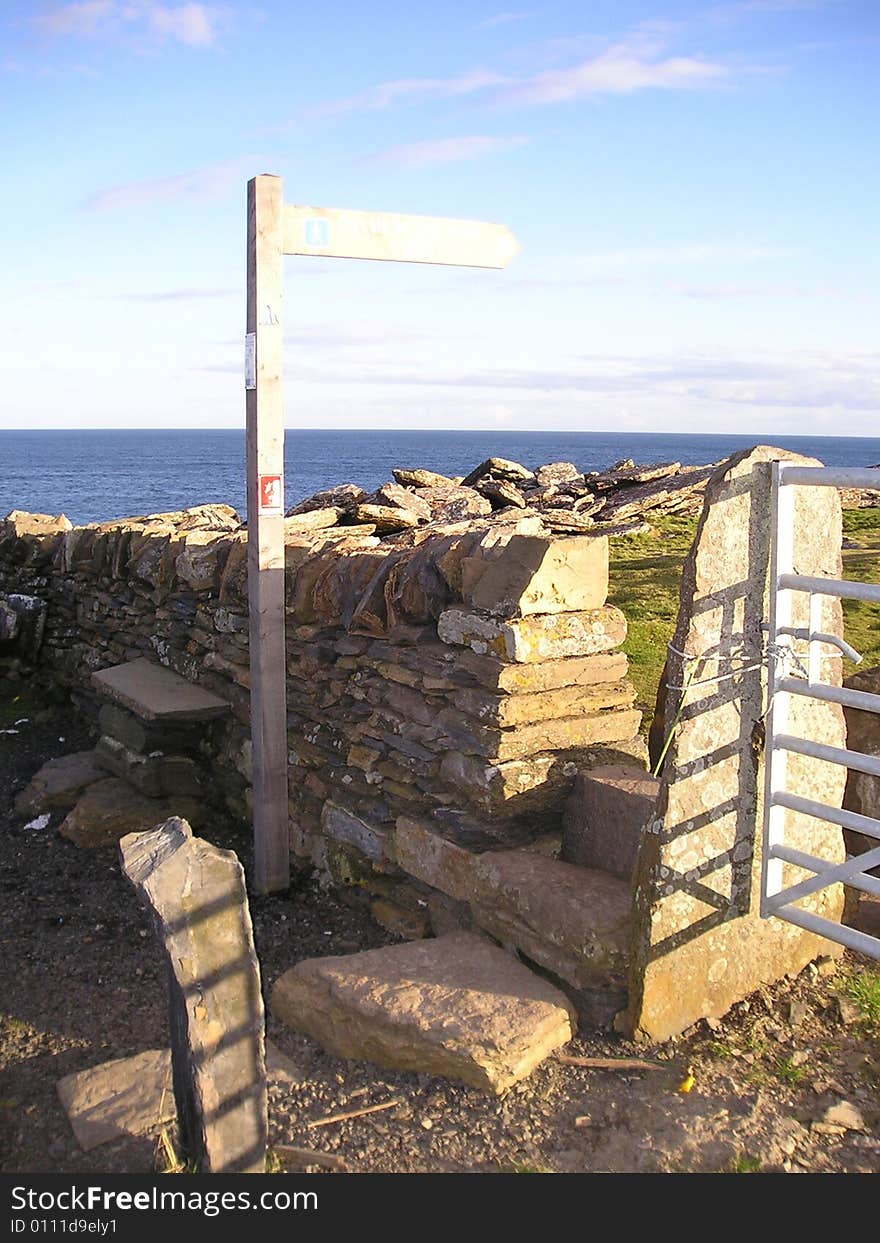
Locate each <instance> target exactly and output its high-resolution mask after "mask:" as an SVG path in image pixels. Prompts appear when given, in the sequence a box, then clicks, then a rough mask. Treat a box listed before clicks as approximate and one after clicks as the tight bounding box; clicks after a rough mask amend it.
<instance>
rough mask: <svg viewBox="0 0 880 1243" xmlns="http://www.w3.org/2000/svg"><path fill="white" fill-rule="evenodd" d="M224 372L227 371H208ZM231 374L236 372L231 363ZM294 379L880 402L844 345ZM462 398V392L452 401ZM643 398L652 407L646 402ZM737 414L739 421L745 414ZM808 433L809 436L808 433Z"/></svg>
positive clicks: (816, 403) (336, 364) (879, 389)
mask: <svg viewBox="0 0 880 1243" xmlns="http://www.w3.org/2000/svg"><path fill="white" fill-rule="evenodd" d="M215 369H216V370H226V369H227V367H226V366H225V365H222V366H220V367H216V368H215V367H210V368H205V370H215ZM229 369H230V370H234V369H235V368H232V367H230V368H229ZM295 379H296V381H297V382H298V383H304V384H309V385H315V386H317V387H320V388H324V387H328V388H332V387H337V386H338V387H346V386H348V387H350V386H356V387H369V388H375V389H376V390H377V391H379V392H381V390H383V389H385V390H387V391H388V393H389V394H391V393H392V392H394V391H395V390H398V389H411V390H413V391H417V390H423V391H426V392H427V391H429V390H440V391H442V390H444V389H456V390H460V391H461V392H462V394H465V393H467V392H470V393H471V394H475V395H476V394H480V393H481V392H482V393H487V394H494V399H495V400H498V399H499V397H500V396H501V394H506V395H508V396H509V397H510V398H511V399H513V397H514V395H515V394H517V393H522V394H532V395H533V396H535V397H539V396H540V395H542V394H558V395H559V399H560V402H562V403H564V404H562V405H560V406H559V410H560V412H561V411H563V410H565V409H570V408H571V407H570V403H571V401H572V400H579V397H578V395H580V397H583V396H584V395H587V396H589V397H593V398H596V399H601V400H602V401H603V403H604V404H606V405H609V404H610V403H613V402H615V401H618V400H620V399H621V398H624V397H625V398H627V399H629V400H632V401H634V402H638V403H640V404H641V405H643V406H644V408H645V409H648V408H649V406H650V405H651V404H656V403H664V404H667V403H670V402H672V403H678V404H677V405H676V408H677V409H678V411H679V416H678V417H679V418H684V419H685V420H686V416H687V414H688V411H689V410H690V411H695V410H696V409H698V408H702V407H703V405H704V404H705V406H706V407H707V408H711V409H714V410H715V412H716V416H718V417H720V416H721V415H722V413H723V410H724V408H725V407H736V408H737V409H739V408H740V407H750V408H751V417H753V419H754V418H757V417H758V416H759V415H760V414H761V411H774V410H778V409H782V408H785V409H787V410H791V411H797V410H801V411H804V412H810V416H811V417H812V415H813V413H814V412H821V411H830V410H841V411H849V412H850V413H851V414H853V415H858V416H861V415H862V413H863V412H869V413H870V414H871V415H872V417H873V415H874V414H875V413H876V411H877V410H878V408H880V353H877V352H876V351H874V352H872V351H857V350H847V349H843V348H840V349H828V350H825V351H824V352H817V351H813V350H811V351H807V350H790V351H778V352H776V351H770V350H766V351H754V352H751V353H743V354H735V353H733V352H725V351H723V350H720V349H719V350H713V351H712V353H711V354H710V353H708V352H706V353H700V352H693V353H690V354H688V353H685V352H682V353H681V354H676V355H674V356H650V355H644V356H642V355H607V356H604V357H589V358H585V359H584V360H583V361H582V362H581V363H580V364H579V365H577V366H568V367H559V368H553V367H547V368H541V367H528V368H527V367H516V366H513V367H504V366H498V367H481V368H476V369H462V370H456V369H454V368H450V369H448V370H445V371H444V370H439V369H433V370H432V369H431V367H430V363H429V362H428V360H427V359H426V364H425V365H419V364H418V363H416V364H415V365H413V366H412V367H411V368H410V369H406V370H403V369H400V368H399V367H395V366H394V365H393V364H388V363H387V362H383V361H380V360H378V359H377V360H376V361H374V362H373V363H372V364H370V363H369V362H368V361H367V360H363V361H358V362H357V363H355V362H354V361H352V362H351V363H349V364H348V365H345V364H343V363H341V362H340V361H339V360H338V359H337V358H334V359H332V360H331V359H328V360H327V362H326V364H322V362H321V360H320V358H319V359H316V361H315V362H314V363H313V364H311V365H310V364H304V363H303V362H302V361H298V362H297V365H296V369H295ZM461 400H463V398H460V397H457V398H456V405H458V403H459V402H460V401H461ZM646 403H647V404H646ZM736 417H737V418H738V419H739V418H740V415H739V414H737V415H736ZM805 434H806V433H805Z"/></svg>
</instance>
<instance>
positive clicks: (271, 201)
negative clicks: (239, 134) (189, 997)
mask: <svg viewBox="0 0 880 1243" xmlns="http://www.w3.org/2000/svg"><path fill="white" fill-rule="evenodd" d="M247 204H248V230H247V232H248V240H247V328H246V331H247V336H246V338H245V399H246V409H247V511H248V605H249V609H250V667H251V738H252V743H253V773H254V775H253V792H254V883H255V887H256V889H257V891H258V892H260V893H270V892H272V891H275V890H279V889H286V888H287V886H288V885H289V883H290V847H289V834H288V815H289V813H288V806H287V694H286V685H287V656H286V650H285V640H284V414H283V408H282V396H281V383H282V379H281V355H282V327H281V325H282V321H283V315H282V296H283V279H282V277H283V273H282V268H283V261H284V255H317V256H320V257H321V258H334V259H378V260H386V261H388V260H390V261H392V262H395V263H437V264H449V265H453V266H456V267H476V268H503V267H506V265H507V264H508V263H509V262H510V260H511V259H512V258H513V256H514V255H515V254H516V253H517V251H518V250H519V243H518V242H517V241H516V238H515V237H514V236H513V234H512V233H511V232H510V231H509V230H508V229H506V228H505V227H504V226H503V225H499V224H487V223H485V222H483V221H479V220H446V219H441V218H435V217H433V216H401V215H396V214H394V213H386V212H362V211H339V210H336V209H335V208H329V207H300V206H293V205H291V206H287V207H285V205H284V202H283V196H282V182H281V178H280V177H270V176H261V177H254V178H252V179H251V181H249V182H248V195H247Z"/></svg>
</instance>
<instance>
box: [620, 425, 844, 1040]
mask: <svg viewBox="0 0 880 1243" xmlns="http://www.w3.org/2000/svg"><path fill="white" fill-rule="evenodd" d="M775 458H778V459H782V460H784V461H786V462H796V463H799V464H801V465H806V466H814V465H820V463H817V462H815V461H814V460H813V459H810V458H801V457H799V456H797V455H796V454H790V453H787V452H785V451H784V450H781V449H773V448H768V447H766V446H759V447H756V448H754V449H752V450H748V451H744V452H741V453H738V454H734V455H733V457H731V458H729V459H728V460H727V462H725V463H723V464H722V465H721V466H720V467H719V468H718V470H717V471H716V472H715V473H714V474H713V476H712V478H711V480H710V481H709V484H708V486H707V489H706V497H705V503H704V508H703V513H702V516H701V518H700V523H699V526H698V529H697V536H696V539H695V541H694V545H693V547H692V549H691V552H690V554H689V555H688V558H687V561H686V562H685V566H684V570H683V574H682V587H681V605H680V609H679V615H678V623H677V625H676V630H675V636H674V638H673V643H672V647H671V648H670V658H669V663H668V681H669V683H670V684H671V685H672V686H677V687H683V686H684V685H685V683H686V682H687V681H688V679H689V678H690V677H691V675H692V672H693V671H694V670H695V673H694V676H693V679H692V684H691V685H690V687H689V689H688V690H687V691H686V692H683V691H681V690H677V691H676V690H671V691H670V692H669V702H668V706H667V711H666V720H667V722H668V724H669V725H670V726H671V725H672V723H673V722H674V721H675V718H676V714H677V712H678V708H679V705H680V704H681V702H682V696H684V707H683V710H682V713H681V719H680V721H679V722H678V724H677V725H676V726H675V730H674V735H673V739H672V743H671V745H670V747H669V751H668V752H667V757H666V760H665V763H664V768H663V772H662V773H661V785H660V791H659V796H658V804H657V813H656V819H655V820H654V822H653V824H652V825H651V826H650V828H651V831H650V832H648V833H646V834H645V836H644V839H643V843H642V847H641V850H640V853H639V860H638V863H637V867H636V896H635V922H634V945H633V953H632V958H631V964H632V965H631V977H630V1010H629V1014H628V1017H627V1026H628V1027H629V1029H630V1030H633V1031H641V1032H644V1033H646V1034H647V1035H648V1036H650V1037H651V1038H653V1039H655V1040H663V1039H666V1038H667V1037H669V1036H671V1035H674V1034H676V1033H678V1032H681V1031H683V1030H684V1029H685V1028H687V1027H688V1026H690V1024H692V1023H693V1022H694V1021H695V1020H696V1019H699V1018H701V1017H709V1016H715V1017H717V1016H720V1015H722V1014H724V1013H725V1012H726V1010H727V1009H728V1008H729V1007H730V1006H731V1005H732V1004H733V1002H735V1001H737V1000H738V999H740V998H742V997H744V996H746V994H747V993H749V992H751V991H752V990H753V989H755V988H757V987H758V985H760V984H762V983H766V982H770V981H773V980H777V979H780V978H781V977H782V976H784V975H785V974H787V973H788V972H795V971H799V970H800V969H801V968H802V967H803V966H805V964H806V963H808V962H809V961H810V960H811V959H813V958H815V957H817V956H818V955H820V954H828V953H833V952H835V950H834V946H833V945H832V944H831V942H828V941H826V940H824V939H822V938H820V937H817V936H815V935H813V934H812V933H808V932H805V931H804V930H803V929H801V928H797V927H795V926H794V925H792V924H788V923H783V922H782V921H780V920H777V919H766V920H765V919H762V918H761V917H760V883H761V824H762V815H763V780H764V762H763V744H764V713H765V709H766V702H765V696H766V683H767V674H766V667H765V665H764V663H763V660H764V649H765V639H764V636H763V634H762V631H761V622H762V621H763V620H764V619H765V618H766V617H767V580H768V548H769V532H770V521H771V515H770V476H771V467H770V462H771V461H772V460H773V459H775ZM840 544H841V514H840V501H839V498H838V495H837V493H836V491H835V490H834V489H833V488H806V487H798V488H796V489H795V520H794V548H795V562H796V565H797V570H798V572H799V573H800V574H805V575H819V576H822V575H825V576H829V577H832V578H839V577H840V573H841V557H840ZM807 599H808V598H807V597H806V596H805V595H800V596H799V595H797V594H796V595H795V596H794V601H795V603H794V609H795V612H794V623H793V624H794V625H795V626H804V625H806V624H807V620H808V617H807V607H808V605H807ZM821 599H822V612H821V620H820V625H819V629H820V630H821V631H823V632H825V633H830V634H840V633H841V630H842V618H841V609H840V603H839V601H837V600H834V599H833V598H832V597H827V596H826V597H822V598H821ZM801 646H803V645H801ZM681 652H686V653H688V655H689V656H691V657H697V658H699V659H697V660H696V661H693V660H690V659H684V658H682V656H681V655H679V653H681ZM840 665H841V662H840V660H839V658H838V659H834V657H833V656H829V657H827V658H824V659H823V660H822V670H821V677H822V680H823V681H825V682H829V683H832V684H836V685H839V684H840V676H841V668H840ZM738 670H741V672H738ZM731 674H733V675H734V676H732V677H731V676H729V675H731ZM715 678H718V679H723V680H718V681H716V680H713V679H715ZM788 732H789V733H791V734H795V735H799V736H800V737H805V738H811V739H814V740H815V741H818V742H822V743H826V744H830V745H832V746H837V747H842V746H844V745H845V736H846V735H845V730H844V722H843V713H842V710H841V709H840V708H839V707H838V706H837V705H835V704H828V703H821V702H819V701H818V700H811V699H807V698H805V697H802V696H792V697H791V712H790V719H789V730H788ZM788 772H789V785H790V788H791V789H792V790H794V791H796V792H797V793H798V794H800V795H803V796H805V797H807V798H812V799H815V800H818V801H819V802H822V803H827V804H831V805H832V806H840V801H841V797H842V795H843V787H844V781H845V777H846V770H845V769H843V768H840V767H837V766H834V765H830V764H827V763H823V762H820V761H817V760H813V759H810V758H808V757H806V756H799V755H790V756H789V764H788ZM787 814H788V824H787V828H786V842H787V844H789V845H792V846H794V847H796V848H797V849H800V850H802V851H805V852H806V853H809V854H812V855H816V856H819V857H821V858H825V859H828V860H830V861H832V862H840V861H842V859H843V842H842V838H841V832H840V829H839V828H837V827H836V826H834V825H831V824H828V823H825V822H822V821H818V820H813V819H811V818H809V817H805V816H802V815H800V814H795V813H792V812H789V813H787ZM793 872H794V870H793V869H787V878H788V874H790V873H793ZM794 876H796V878H797V879H802V878H803V876H804V873H803V872H799V871H798V872H796V873H794ZM787 883H788V881H787ZM842 903H843V892H842V887H841V886H839V885H836V886H833V887H832V888H830V889H825V890H822V891H820V892H819V893H818V894H816V895H814V896H813V897H812V898H810V899H808V900H807V902H806V903H804V906H805V908H806V909H809V910H812V911H814V912H816V913H817V914H820V915H822V916H824V917H825V918H826V919H832V920H839V918H840V915H841V911H842Z"/></svg>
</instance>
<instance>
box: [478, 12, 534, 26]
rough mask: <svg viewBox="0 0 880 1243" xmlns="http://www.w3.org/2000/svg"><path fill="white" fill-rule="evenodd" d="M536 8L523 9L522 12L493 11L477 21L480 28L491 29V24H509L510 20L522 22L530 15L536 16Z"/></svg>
mask: <svg viewBox="0 0 880 1243" xmlns="http://www.w3.org/2000/svg"><path fill="white" fill-rule="evenodd" d="M537 16H538V11H537V9H528V10H523V11H522V12H515V13H514V12H506V13H495V14H494V15H493V16H492V17H487V18H485V19H484V20H483V21H481V22H478V23H477V24H478V26H479V27H480V28H481V29H491V27H493V26H509V25H510V23H511V22H524V21H527V20H528V18H530V17H537Z"/></svg>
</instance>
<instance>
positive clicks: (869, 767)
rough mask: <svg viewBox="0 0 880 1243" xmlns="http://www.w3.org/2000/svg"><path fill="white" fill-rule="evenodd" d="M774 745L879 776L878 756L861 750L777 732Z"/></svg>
mask: <svg viewBox="0 0 880 1243" xmlns="http://www.w3.org/2000/svg"><path fill="white" fill-rule="evenodd" d="M773 741H774V745H775V746H777V747H780V748H781V749H782V750H783V751H794V752H796V753H797V754H798V755H809V756H811V757H812V758H813V759H814V760H825V761H826V763H828V764H839V765H840V766H841V768H854V769H855V770H856V772H859V773H867V774H868V775H869V776H870V777H880V756H876V755H865V754H864V753H863V752H862V751H847V750H846V749H845V748H844V747H829V746H828V745H827V744H826V743H824V742H811V741H810V740H809V738H795V737H793V735H791V734H777V735H776V737H775V738H774V740H773Z"/></svg>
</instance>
